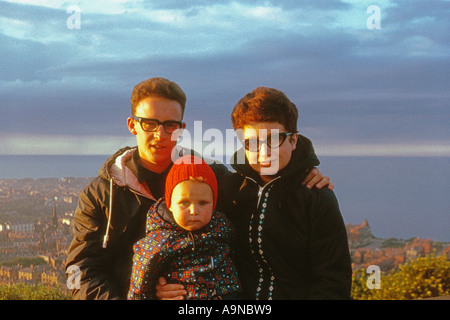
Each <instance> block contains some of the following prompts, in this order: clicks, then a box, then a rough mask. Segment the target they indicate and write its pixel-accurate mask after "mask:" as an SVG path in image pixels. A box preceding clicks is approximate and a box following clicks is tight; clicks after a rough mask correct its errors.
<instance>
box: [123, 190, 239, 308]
mask: <svg viewBox="0 0 450 320" xmlns="http://www.w3.org/2000/svg"><path fill="white" fill-rule="evenodd" d="M232 239H233V231H232V228H231V224H230V222H229V221H228V219H227V218H226V217H225V216H224V215H223V214H221V213H220V212H218V211H214V213H213V215H212V217H211V221H210V222H209V223H208V225H206V226H204V227H203V228H201V229H200V230H196V231H192V232H191V231H187V230H184V229H183V228H181V227H180V226H178V225H177V224H176V222H175V221H174V219H173V216H172V213H171V212H170V211H169V210H168V209H167V207H166V203H165V201H164V200H163V199H160V200H159V201H158V202H156V203H155V204H154V205H153V206H152V208H151V209H150V210H149V213H148V217H147V235H146V237H145V238H143V239H141V240H140V241H139V242H137V243H136V245H135V246H134V257H133V271H132V275H131V283H130V291H129V294H128V298H129V299H130V300H148V299H156V292H155V287H156V284H157V281H158V278H159V277H164V278H165V279H166V280H167V281H168V282H169V283H179V284H183V285H184V288H185V290H186V291H187V292H188V294H187V296H186V297H185V298H186V299H223V298H226V297H227V296H229V295H230V294H236V293H237V292H238V290H239V281H238V276H237V272H236V268H235V267H234V265H233V263H232V259H231V249H230V246H231V244H232Z"/></svg>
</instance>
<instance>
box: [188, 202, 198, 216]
mask: <svg viewBox="0 0 450 320" xmlns="http://www.w3.org/2000/svg"><path fill="white" fill-rule="evenodd" d="M197 210H198V207H197V205H196V204H191V206H190V207H189V214H190V215H191V216H196V215H198V212H197Z"/></svg>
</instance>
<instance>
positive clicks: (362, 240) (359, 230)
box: [346, 220, 374, 248]
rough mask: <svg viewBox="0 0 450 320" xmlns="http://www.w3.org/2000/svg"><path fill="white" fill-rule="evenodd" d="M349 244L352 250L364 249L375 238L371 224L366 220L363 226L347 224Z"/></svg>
mask: <svg viewBox="0 0 450 320" xmlns="http://www.w3.org/2000/svg"><path fill="white" fill-rule="evenodd" d="M346 228H347V237H348V244H349V246H350V247H352V248H358V247H364V246H366V245H368V244H369V243H370V241H371V240H372V239H373V238H374V237H373V235H372V231H371V230H370V226H369V222H368V221H367V220H364V222H363V223H362V224H356V225H354V224H350V223H348V224H346Z"/></svg>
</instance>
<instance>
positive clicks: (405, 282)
mask: <svg viewBox="0 0 450 320" xmlns="http://www.w3.org/2000/svg"><path fill="white" fill-rule="evenodd" d="M369 276H370V275H369V274H367V273H366V270H364V269H359V270H355V271H354V273H353V284H352V297H353V299H356V300H413V299H421V298H429V297H438V296H446V295H450V261H449V260H448V259H447V258H446V256H434V255H429V256H425V257H420V258H416V259H414V260H411V261H409V262H407V263H405V264H403V265H401V266H400V267H399V268H398V269H397V270H395V271H392V272H390V273H388V274H386V275H383V274H381V288H380V289H372V290H370V289H369V288H368V287H367V284H366V282H367V278H368V277H369Z"/></svg>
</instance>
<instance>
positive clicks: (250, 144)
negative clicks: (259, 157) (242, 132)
mask: <svg viewBox="0 0 450 320" xmlns="http://www.w3.org/2000/svg"><path fill="white" fill-rule="evenodd" d="M295 133H296V132H280V133H278V134H275V135H274V137H272V135H268V136H267V139H266V140H259V139H256V138H250V139H245V140H243V141H242V144H243V145H244V148H245V149H246V150H248V151H252V152H257V151H259V150H260V149H261V146H262V144H263V143H264V144H266V145H267V146H268V147H269V148H274V149H276V148H279V147H280V146H281V145H282V144H283V143H284V142H285V141H286V138H287V137H289V136H292V135H293V134H295ZM277 136H278V138H277Z"/></svg>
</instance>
